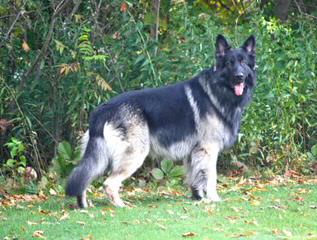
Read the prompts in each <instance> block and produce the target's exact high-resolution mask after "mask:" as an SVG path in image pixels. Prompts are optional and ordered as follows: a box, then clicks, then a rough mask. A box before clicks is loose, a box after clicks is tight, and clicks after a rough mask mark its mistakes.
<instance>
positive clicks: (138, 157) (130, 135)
mask: <svg viewBox="0 0 317 240" xmlns="http://www.w3.org/2000/svg"><path fill="white" fill-rule="evenodd" d="M105 131H108V130H105ZM115 131H117V130H115ZM108 132H109V131H108ZM114 135H115V134H112V136H114ZM113 140H114V139H113V138H112V139H109V144H108V148H109V151H112V170H111V173H110V175H109V176H108V178H107V179H106V181H105V182H104V184H103V186H104V190H105V192H106V194H107V196H108V198H109V199H110V201H111V202H112V204H113V205H115V206H118V207H124V206H125V204H124V202H123V201H122V200H121V198H120V196H119V189H120V186H121V183H122V182H123V181H124V180H125V179H127V178H129V177H130V176H131V175H132V174H133V173H134V172H135V171H136V170H137V169H138V168H139V167H141V166H142V164H143V162H144V160H145V158H146V156H147V155H148V153H149V151H150V141H149V131H148V127H147V125H145V124H140V123H136V124H134V125H133V126H132V124H131V126H127V127H126V131H125V135H124V137H122V135H120V138H119V139H117V140H116V141H113ZM110 142H111V143H110ZM114 142H115V143H116V144H114Z"/></svg>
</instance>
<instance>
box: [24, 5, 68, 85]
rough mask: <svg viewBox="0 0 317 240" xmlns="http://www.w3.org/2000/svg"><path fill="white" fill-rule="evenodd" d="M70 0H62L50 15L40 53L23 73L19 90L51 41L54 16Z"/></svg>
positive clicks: (55, 16)
mask: <svg viewBox="0 0 317 240" xmlns="http://www.w3.org/2000/svg"><path fill="white" fill-rule="evenodd" d="M69 2H70V0H62V1H61V2H60V3H59V4H58V5H57V7H56V8H55V10H54V13H53V15H52V19H51V23H50V26H49V30H48V33H47V36H46V40H45V42H44V44H43V46H42V48H41V50H40V53H39V54H38V55H37V56H36V58H35V60H34V62H33V63H32V65H31V67H30V68H29V69H28V71H27V72H26V73H25V74H24V75H23V77H22V79H21V82H20V86H19V88H20V90H22V89H23V88H24V85H25V81H26V79H27V78H28V77H29V76H30V74H31V73H32V72H33V71H34V69H35V68H36V67H37V66H38V64H39V62H40V61H41V60H42V58H43V57H44V55H45V54H46V52H47V49H48V46H49V44H50V42H51V39H52V36H53V32H54V27H55V22H56V18H57V16H58V14H59V13H60V12H61V11H62V10H63V8H64V7H65V6H66V5H67V4H68V3H69Z"/></svg>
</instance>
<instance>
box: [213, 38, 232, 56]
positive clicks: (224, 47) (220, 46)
mask: <svg viewBox="0 0 317 240" xmlns="http://www.w3.org/2000/svg"><path fill="white" fill-rule="evenodd" d="M228 50H230V45H229V44H228V42H227V40H226V38H225V37H224V36H222V35H221V34H219V35H218V36H217V38H216V57H223V56H224V55H225V54H226V52H227V51H228Z"/></svg>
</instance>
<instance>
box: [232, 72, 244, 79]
mask: <svg viewBox="0 0 317 240" xmlns="http://www.w3.org/2000/svg"><path fill="white" fill-rule="evenodd" d="M234 76H235V77H236V78H237V79H243V77H244V74H243V73H242V72H240V73H236V74H235V75H234Z"/></svg>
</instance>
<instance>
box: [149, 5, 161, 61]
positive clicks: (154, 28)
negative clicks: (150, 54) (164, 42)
mask: <svg viewBox="0 0 317 240" xmlns="http://www.w3.org/2000/svg"><path fill="white" fill-rule="evenodd" d="M152 12H153V17H154V18H155V23H154V24H153V26H152V27H151V37H152V39H153V40H155V41H156V42H157V41H158V34H159V26H160V0H152ZM156 54H157V47H156V48H155V55H156Z"/></svg>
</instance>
